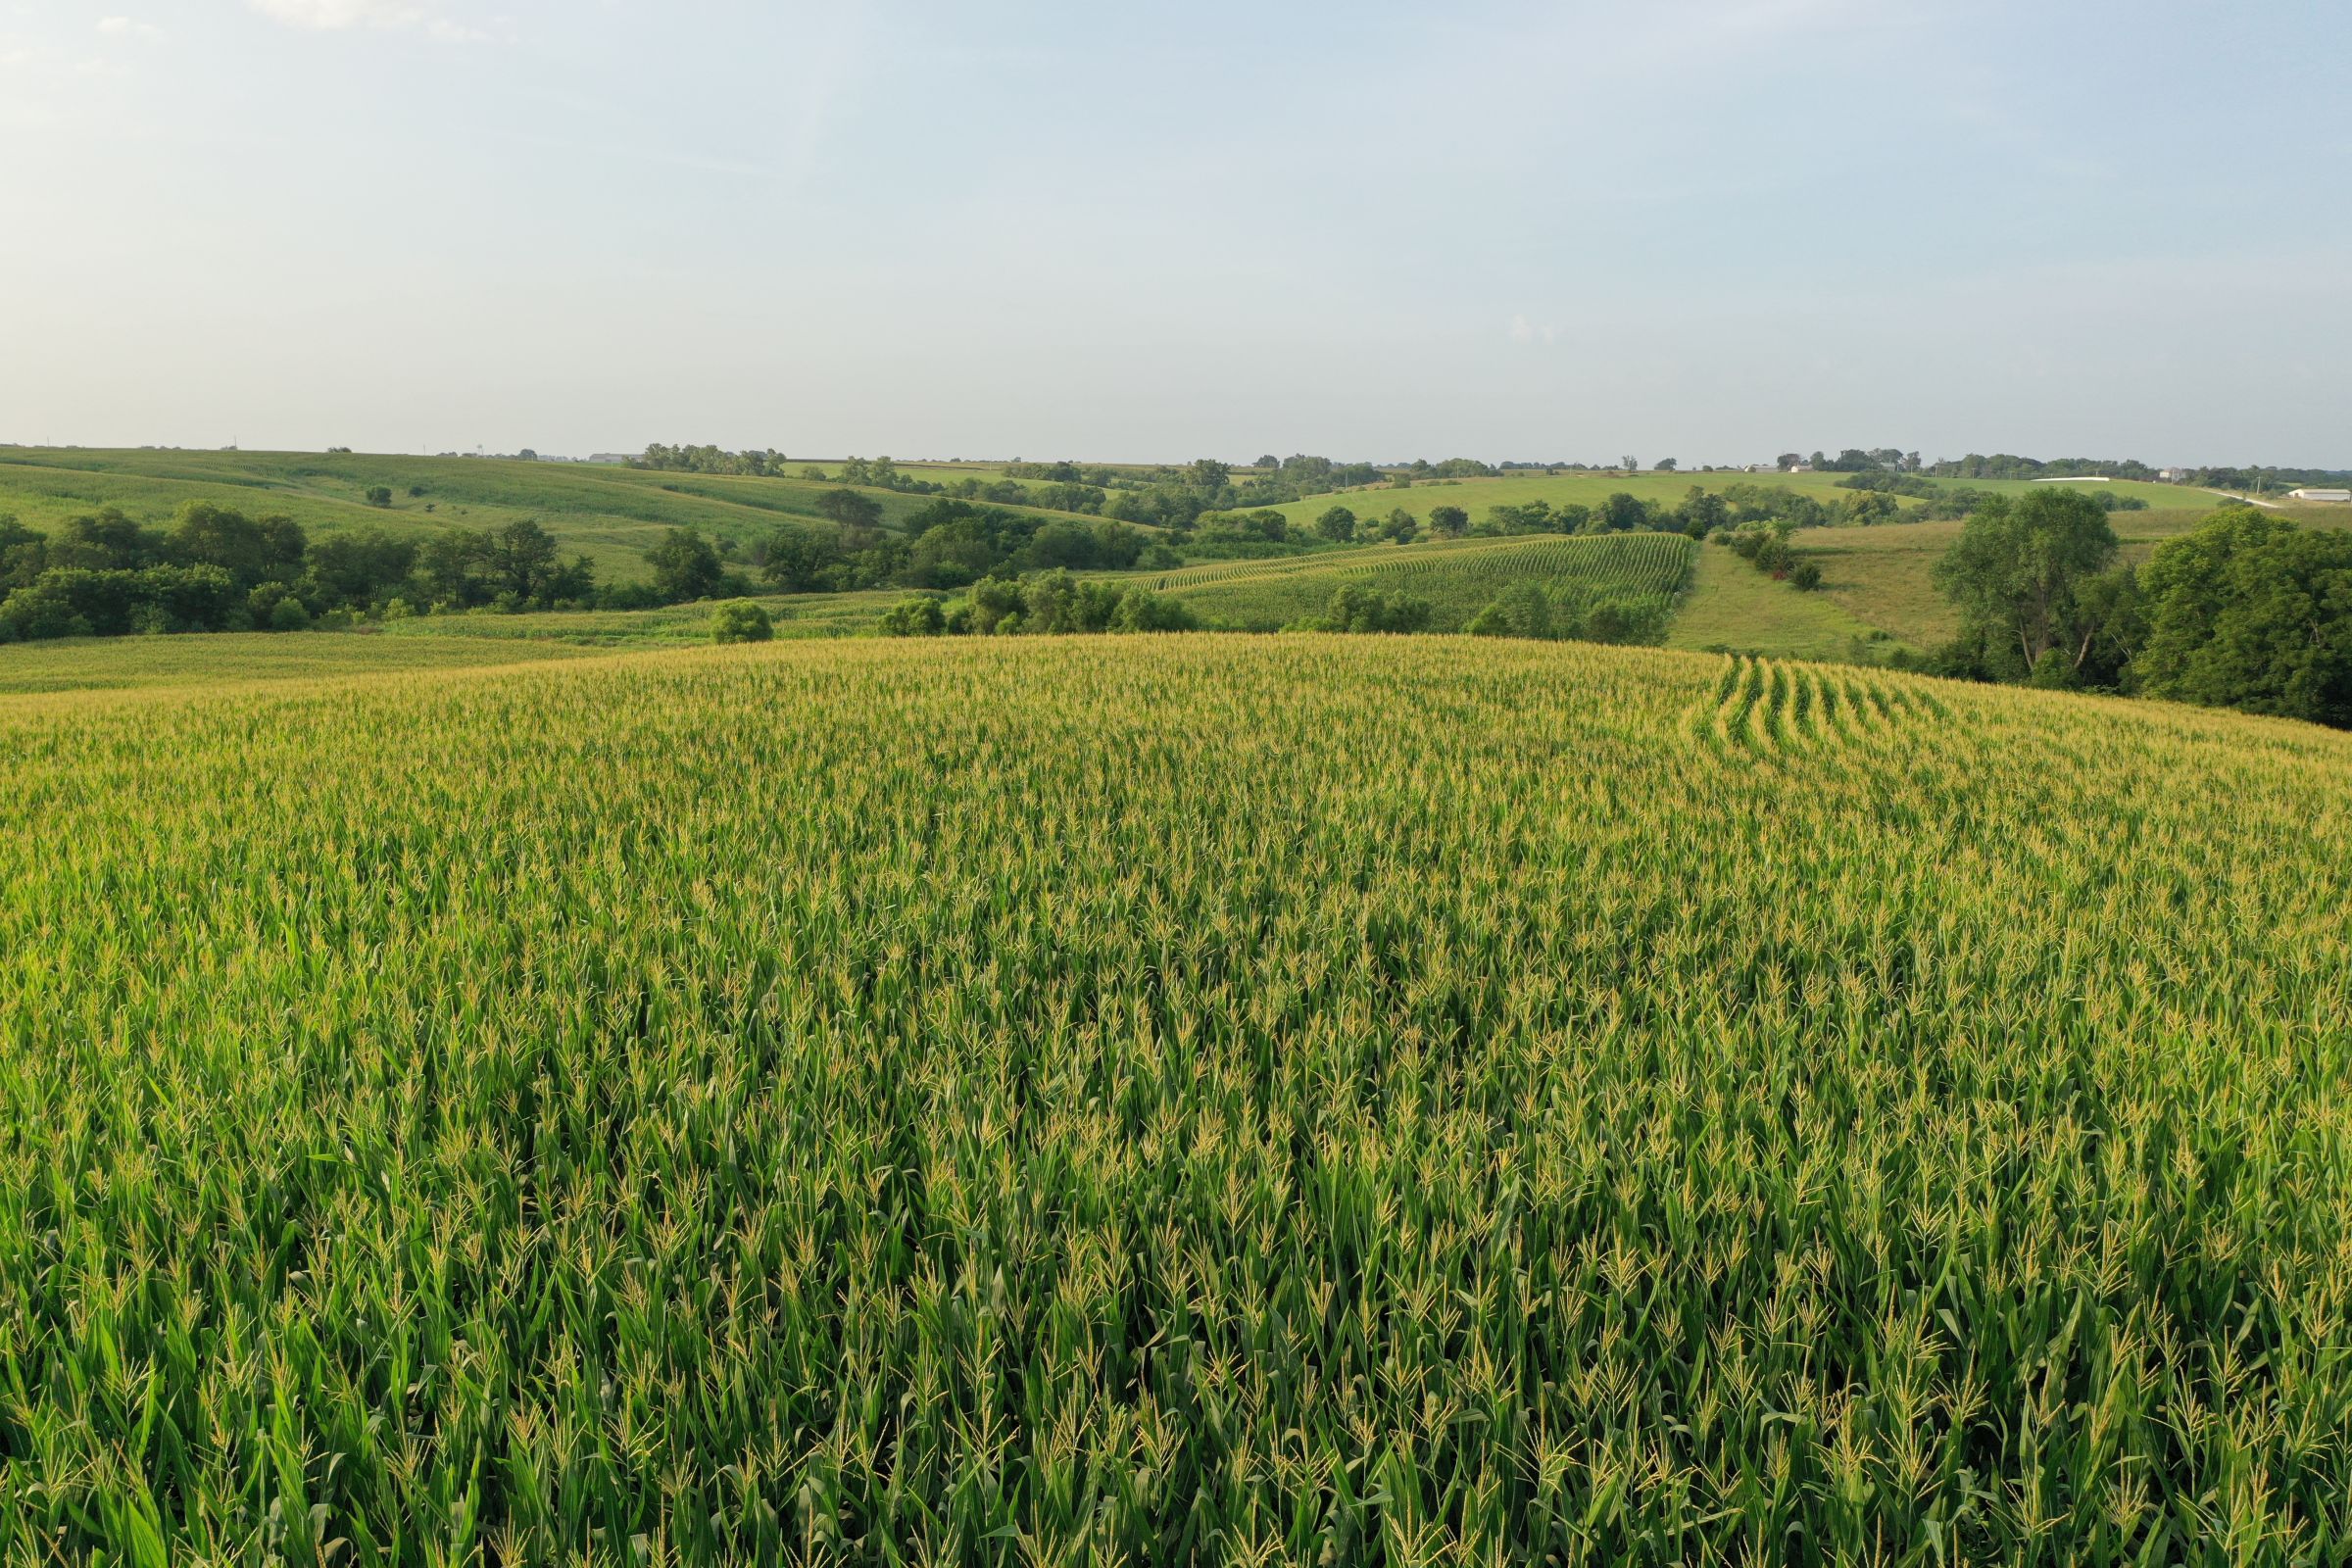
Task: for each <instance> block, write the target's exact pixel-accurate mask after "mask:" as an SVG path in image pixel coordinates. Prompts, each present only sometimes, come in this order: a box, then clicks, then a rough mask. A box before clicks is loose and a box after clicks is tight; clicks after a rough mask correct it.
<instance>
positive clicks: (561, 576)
mask: <svg viewBox="0 0 2352 1568" xmlns="http://www.w3.org/2000/svg"><path fill="white" fill-rule="evenodd" d="M0 591H4V593H5V597H0V642H11V641H17V640H19V639H24V640H33V639H40V638H51V637H92V636H95V637H112V636H123V635H125V634H128V633H133V632H204V631H252V630H277V631H292V630H300V629H302V628H305V627H308V626H310V625H312V624H314V623H315V622H317V621H319V620H320V619H322V618H323V619H329V620H330V621H331V620H332V619H334V618H337V617H345V618H347V617H350V616H354V615H357V614H382V613H391V614H395V615H397V614H405V613H412V612H414V611H417V610H422V609H427V608H443V609H472V608H477V607H487V606H496V607H499V608H502V609H553V608H555V607H557V606H559V605H566V604H570V605H580V604H587V603H591V602H593V601H594V600H595V598H596V594H597V589H596V575H595V571H594V569H593V568H592V567H591V566H590V564H589V563H588V561H587V559H586V558H585V557H577V558H574V559H573V560H571V561H570V562H565V561H564V560H563V559H562V556H561V553H560V551H559V549H558V547H557V542H556V540H555V538H554V537H553V536H552V535H550V534H549V533H548V532H547V530H545V529H544V528H542V527H540V526H539V524H538V523H536V522H531V521H521V522H514V523H510V524H508V525H506V526H505V527H501V528H494V529H488V530H483V531H475V530H471V529H466V528H452V529H448V530H446V531H444V532H442V533H438V534H435V535H433V536H431V537H429V538H426V539H423V540H412V539H400V538H395V537H393V536H391V535H389V534H387V533H385V532H383V531H382V530H380V529H373V528H364V529H358V530H355V531H353V532H350V533H345V534H337V535H334V536H332V537H329V538H325V539H319V540H315V541H314V540H312V539H311V538H309V537H308V535H307V534H306V533H305V532H304V530H303V528H302V526H301V525H300V524H298V523H296V522H294V521H293V520H292V519H290V518H287V517H282V516H266V517H260V518H254V517H248V516H246V515H244V514H243V513H240V512H237V511H234V510H232V509H230V508H226V507H220V506H215V505H213V504H211V503H209V502H189V503H188V504H186V505H185V506H182V507H181V508H180V509H179V511H178V513H177V514H175V515H174V516H173V517H172V521H171V523H170V524H169V525H167V526H165V527H160V528H158V527H151V526H148V525H146V524H144V523H140V522H137V521H134V520H133V519H131V518H129V517H127V516H125V515H123V513H122V512H121V511H119V510H117V509H115V508H111V507H110V508H107V509H106V510H104V511H101V512H98V513H95V514H93V515H88V516H81V517H74V518H72V519H70V520H69V521H68V522H67V523H66V524H65V525H64V526H63V527H62V528H60V529H59V530H58V531H57V532H56V533H55V534H54V535H47V534H41V533H38V532H35V531H34V530H32V529H30V528H27V527H25V526H24V525H23V524H22V523H20V522H18V521H17V520H16V519H15V518H14V517H0Z"/></svg>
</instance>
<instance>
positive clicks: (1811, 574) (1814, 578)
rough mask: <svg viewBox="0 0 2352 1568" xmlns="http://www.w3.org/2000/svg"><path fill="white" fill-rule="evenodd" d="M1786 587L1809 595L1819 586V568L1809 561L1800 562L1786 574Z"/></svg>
mask: <svg viewBox="0 0 2352 1568" xmlns="http://www.w3.org/2000/svg"><path fill="white" fill-rule="evenodd" d="M1820 586H1821V567H1819V566H1818V565H1815V564H1813V563H1812V562H1810V561H1800V562H1798V563H1797V564H1796V565H1795V566H1794V567H1792V568H1791V569H1790V570H1789V587H1791V588H1794V589H1796V590H1797V591H1798V592H1800V593H1808V594H1809V593H1811V592H1812V591H1813V590H1814V589H1816V588H1819V587H1820Z"/></svg>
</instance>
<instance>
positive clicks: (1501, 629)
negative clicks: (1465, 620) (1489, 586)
mask: <svg viewBox="0 0 2352 1568" xmlns="http://www.w3.org/2000/svg"><path fill="white" fill-rule="evenodd" d="M1463 629H1464V630H1466V631H1468V632H1469V633H1470V635H1471V636H1473V637H1546V638H1547V637H1551V636H1555V635H1557V633H1556V631H1555V628H1554V626H1553V623H1552V603H1551V597H1550V596H1549V595H1548V594H1546V593H1544V590H1543V589H1542V588H1541V587H1539V586H1538V585H1536V584H1535V583H1532V582H1522V583H1514V584H1512V585H1511V586H1510V587H1508V588H1505V589H1504V590H1503V591H1502V592H1501V593H1499V594H1497V595H1495V600H1494V603H1492V604H1490V605H1488V606H1487V608H1486V609H1484V610H1482V611H1480V612H1479V613H1477V614H1476V615H1474V616H1472V617H1471V619H1470V624H1469V625H1468V626H1467V627H1465V628H1463Z"/></svg>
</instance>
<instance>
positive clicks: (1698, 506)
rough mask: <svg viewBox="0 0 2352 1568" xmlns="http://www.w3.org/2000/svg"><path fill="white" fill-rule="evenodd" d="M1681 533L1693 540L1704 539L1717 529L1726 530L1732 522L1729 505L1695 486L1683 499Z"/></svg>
mask: <svg viewBox="0 0 2352 1568" xmlns="http://www.w3.org/2000/svg"><path fill="white" fill-rule="evenodd" d="M1682 518H1683V532H1685V533H1687V534H1689V535H1690V536H1691V538H1693V539H1704V538H1705V537H1706V536H1707V535H1708V534H1711V533H1713V532H1714V531H1715V530H1716V529H1718V528H1728V527H1730V526H1731V522H1732V508H1731V503H1729V502H1728V501H1726V500H1724V499H1723V497H1721V496H1719V495H1716V494H1715V493H1714V492H1712V491H1709V490H1702V489H1700V488H1699V487H1698V486H1697V485H1692V486H1691V490H1690V493H1689V494H1688V495H1686V496H1684V497H1683V510H1682Z"/></svg>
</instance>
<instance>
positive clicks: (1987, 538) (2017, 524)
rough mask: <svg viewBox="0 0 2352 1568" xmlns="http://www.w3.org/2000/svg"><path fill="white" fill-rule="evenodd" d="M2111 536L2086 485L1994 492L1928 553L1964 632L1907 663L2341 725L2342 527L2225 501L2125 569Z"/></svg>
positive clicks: (2344, 654) (2345, 587) (2347, 611)
mask: <svg viewBox="0 0 2352 1568" xmlns="http://www.w3.org/2000/svg"><path fill="white" fill-rule="evenodd" d="M2120 548H2121V547H2120V544H2119V542H2118V541H2117V539H2116V536H2115V530H2114V528H2113V526H2112V525H2111V524H2110V523H2109V522H2108V520H2107V514H2106V513H2105V512H2104V511H2102V510H2101V509H2100V508H2099V506H2098V504H2097V503H2096V502H2095V501H2094V500H2093V499H2092V498H2090V497H2088V496H2085V495H2082V494H2081V493H2079V492H2075V491H2066V490H2048V491H2037V492H2035V493H2034V494H2032V495H2028V496H2022V497H2016V498H2011V497H2007V496H1996V497H1993V498H1992V499H1991V500H1989V501H1988V502H1987V503H1986V504H1985V506H1984V507H1983V508H1981V509H1980V510H1979V511H1978V512H1977V514H1976V515H1974V516H1972V517H1971V518H1970V519H1969V521H1968V523H1967V525H1966V527H1964V528H1963V529H1962V531H1961V536H1960V538H1959V540H1958V541H1957V542H1956V543H1954V545H1953V546H1952V548H1951V550H1950V551H1949V552H1948V553H1947V554H1946V555H1945V556H1944V558H1943V559H1942V560H1941V561H1940V562H1938V563H1937V564H1936V587H1937V589H1938V590H1939V591H1940V592H1941V593H1942V594H1943V595H1944V597H1945V598H1947V599H1948V600H1950V601H1951V603H1952V604H1953V605H1954V607H1955V608H1957V609H1958V610H1959V612H1960V618H1961V629H1960V633H1959V635H1958V636H1957V637H1956V638H1955V639H1954V640H1953V641H1952V642H1951V643H1949V644H1948V645H1946V646H1945V647H1943V648H1941V649H1938V650H1936V653H1935V654H1934V655H1933V656H1932V657H1930V658H1929V659H1927V660H1926V661H1924V662H1920V663H1919V664H1917V665H1915V667H1924V668H1926V669H1927V670H1929V671H1930V672H1932V673H1936V674H1943V675H1953V676H1959V677H1962V678H1968V679H1976V680H1999V681H2017V682H2025V683H2028V684H2032V685H2035V686H2042V687H2054V688H2061V689H2066V688H2087V689H2101V690H2112V691H2123V692H2132V693H2140V694H2144V695H2147V696H2151V697H2162V698H2170V699H2174V700H2177V701H2180V702H2189V703H2199V704H2204V705H2208V706H2215V707H2226V708H2235V709H2242V710H2244V711H2248V712H2254V713H2270V714H2276V715H2278V716H2280V717H2286V718H2301V719H2309V720H2312V721H2314V722H2317V723H2322V724H2331V725H2334V726H2336V727H2338V728H2352V531H2346V530H2342V529H2334V528H2310V529H2307V528H2304V527H2301V526H2299V525H2298V524H2297V523H2295V522H2294V521H2293V520H2291V519H2289V518H2286V517H2281V516H2278V515H2273V514H2268V513H2264V512H2260V511H2257V510H2255V509H2253V508H2250V507H2233V508H2229V509H2226V510H2224V511H2221V512H2218V513H2216V514H2214V515H2212V516H2211V517H2209V518H2207V519H2206V521H2205V522H2204V523H2203V524H2201V525H2200V526H2199V527H2198V528H2197V529H2196V530H2195V531H2194V532H2192V533H2189V534H2186V535H2183V536H2182V537H2180V538H2178V539H2172V540H2168V541H2166V542H2165V543H2164V544H2163V545H2162V546H2160V547H2159V548H2158V549H2157V551H2156V553H2155V555H2154V557H2153V558H2152V559H2150V560H2149V561H2148V563H2147V564H2145V565H2143V566H2140V567H2138V568H2137V569H2136V570H2134V569H2133V568H2132V567H2131V566H2130V565H2125V564H2118V562H2117V556H2118V553H2119V551H2120Z"/></svg>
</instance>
